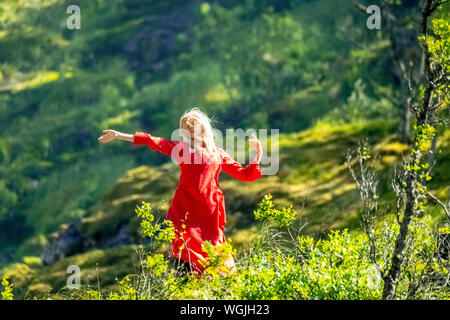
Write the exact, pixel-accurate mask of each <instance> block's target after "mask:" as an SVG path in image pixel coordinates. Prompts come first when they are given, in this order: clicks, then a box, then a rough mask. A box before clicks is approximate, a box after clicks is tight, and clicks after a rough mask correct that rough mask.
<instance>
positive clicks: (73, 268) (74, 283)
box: [66, 265, 81, 290]
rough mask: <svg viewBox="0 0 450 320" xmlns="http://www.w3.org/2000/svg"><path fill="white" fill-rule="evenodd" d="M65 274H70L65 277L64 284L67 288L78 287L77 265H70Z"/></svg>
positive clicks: (79, 282)
mask: <svg viewBox="0 0 450 320" xmlns="http://www.w3.org/2000/svg"><path fill="white" fill-rule="evenodd" d="M66 273H67V274H70V276H69V277H68V278H67V282H66V286H67V288H68V289H70V290H73V289H80V284H81V270H80V267H79V266H77V265H70V266H69V267H68V268H67V270H66Z"/></svg>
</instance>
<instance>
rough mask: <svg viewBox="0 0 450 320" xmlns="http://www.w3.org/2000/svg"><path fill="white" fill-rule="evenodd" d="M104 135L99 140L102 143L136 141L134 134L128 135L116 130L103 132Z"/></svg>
mask: <svg viewBox="0 0 450 320" xmlns="http://www.w3.org/2000/svg"><path fill="white" fill-rule="evenodd" d="M103 133H104V135H102V136H101V137H100V138H98V141H99V142H101V143H109V142H111V141H113V140H116V139H119V140H124V141H128V142H133V141H134V134H126V133H122V132H119V131H116V130H103Z"/></svg>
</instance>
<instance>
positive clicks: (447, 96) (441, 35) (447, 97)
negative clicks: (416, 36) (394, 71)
mask: <svg viewBox="0 0 450 320" xmlns="http://www.w3.org/2000/svg"><path fill="white" fill-rule="evenodd" d="M433 32H434V34H435V35H428V36H426V37H425V39H421V40H425V42H426V44H427V47H428V51H429V53H430V55H431V57H430V59H431V62H432V66H431V67H432V69H433V71H434V72H435V74H436V77H437V78H436V79H433V82H434V83H435V85H436V86H437V87H436V89H435V90H436V91H435V93H434V97H435V98H437V97H439V99H441V101H442V102H443V104H444V107H445V106H446V107H448V105H449V103H450V84H449V81H448V78H449V76H450V23H449V22H448V21H445V20H444V19H434V20H433Z"/></svg>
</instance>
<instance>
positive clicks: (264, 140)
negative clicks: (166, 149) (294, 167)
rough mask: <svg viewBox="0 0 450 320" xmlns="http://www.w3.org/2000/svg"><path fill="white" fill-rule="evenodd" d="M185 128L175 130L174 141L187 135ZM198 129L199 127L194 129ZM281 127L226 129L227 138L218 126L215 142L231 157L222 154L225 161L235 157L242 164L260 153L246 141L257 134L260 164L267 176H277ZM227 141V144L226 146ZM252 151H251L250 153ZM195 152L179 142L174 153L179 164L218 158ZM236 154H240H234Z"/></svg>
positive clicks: (174, 158) (214, 132)
mask: <svg viewBox="0 0 450 320" xmlns="http://www.w3.org/2000/svg"><path fill="white" fill-rule="evenodd" d="M184 130H185V129H176V130H174V131H173V132H172V135H171V140H172V141H176V140H179V139H180V136H182V135H183V131H184ZM194 130H195V129H194ZM279 132H280V130H279V129H270V130H269V129H259V130H258V131H257V130H255V129H248V130H245V131H244V130H243V129H227V130H226V131H225V137H224V135H223V133H222V132H221V131H220V130H218V129H213V134H214V142H215V145H216V147H218V148H220V149H222V150H223V151H224V152H225V153H226V155H228V156H229V157H226V158H224V157H221V160H222V161H225V159H228V160H231V158H232V159H234V160H236V162H238V163H239V164H244V163H246V162H247V159H248V160H250V161H253V160H254V159H255V156H256V155H257V151H255V150H253V149H248V147H247V144H246V141H247V138H250V139H252V138H253V137H255V136H257V137H258V140H259V142H260V146H261V159H260V162H259V164H260V165H261V173H262V174H263V175H275V174H277V173H278V169H279V155H280V154H279ZM185 136H189V132H186V134H185ZM224 143H225V146H224ZM248 150H250V152H249V153H248ZM192 153H194V152H193V150H191V148H190V146H189V145H188V144H181V143H180V144H178V145H176V146H175V147H174V148H173V149H172V152H171V155H170V156H171V158H172V161H173V162H175V163H181V162H183V163H185V164H191V163H193V164H201V163H204V162H208V161H211V162H212V161H214V160H211V159H208V158H207V157H204V156H194V157H192V156H191V154H192ZM235 154H236V157H234V155H235Z"/></svg>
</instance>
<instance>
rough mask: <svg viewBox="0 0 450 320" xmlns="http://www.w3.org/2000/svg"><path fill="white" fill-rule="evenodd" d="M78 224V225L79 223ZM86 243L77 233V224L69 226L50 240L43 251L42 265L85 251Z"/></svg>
mask: <svg viewBox="0 0 450 320" xmlns="http://www.w3.org/2000/svg"><path fill="white" fill-rule="evenodd" d="M77 224H78V223H77ZM83 247H84V241H83V238H82V237H81V234H80V233H79V232H78V231H77V228H76V224H73V225H70V226H68V227H67V228H66V229H65V230H64V231H62V232H61V233H60V234H58V235H56V234H55V235H54V236H53V237H51V238H50V239H48V242H47V244H46V245H45V246H44V248H43V249H42V254H41V260H42V264H44V265H48V264H51V263H53V262H55V261H58V260H60V259H63V258H65V257H67V256H70V255H72V254H76V253H79V252H82V251H83Z"/></svg>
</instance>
